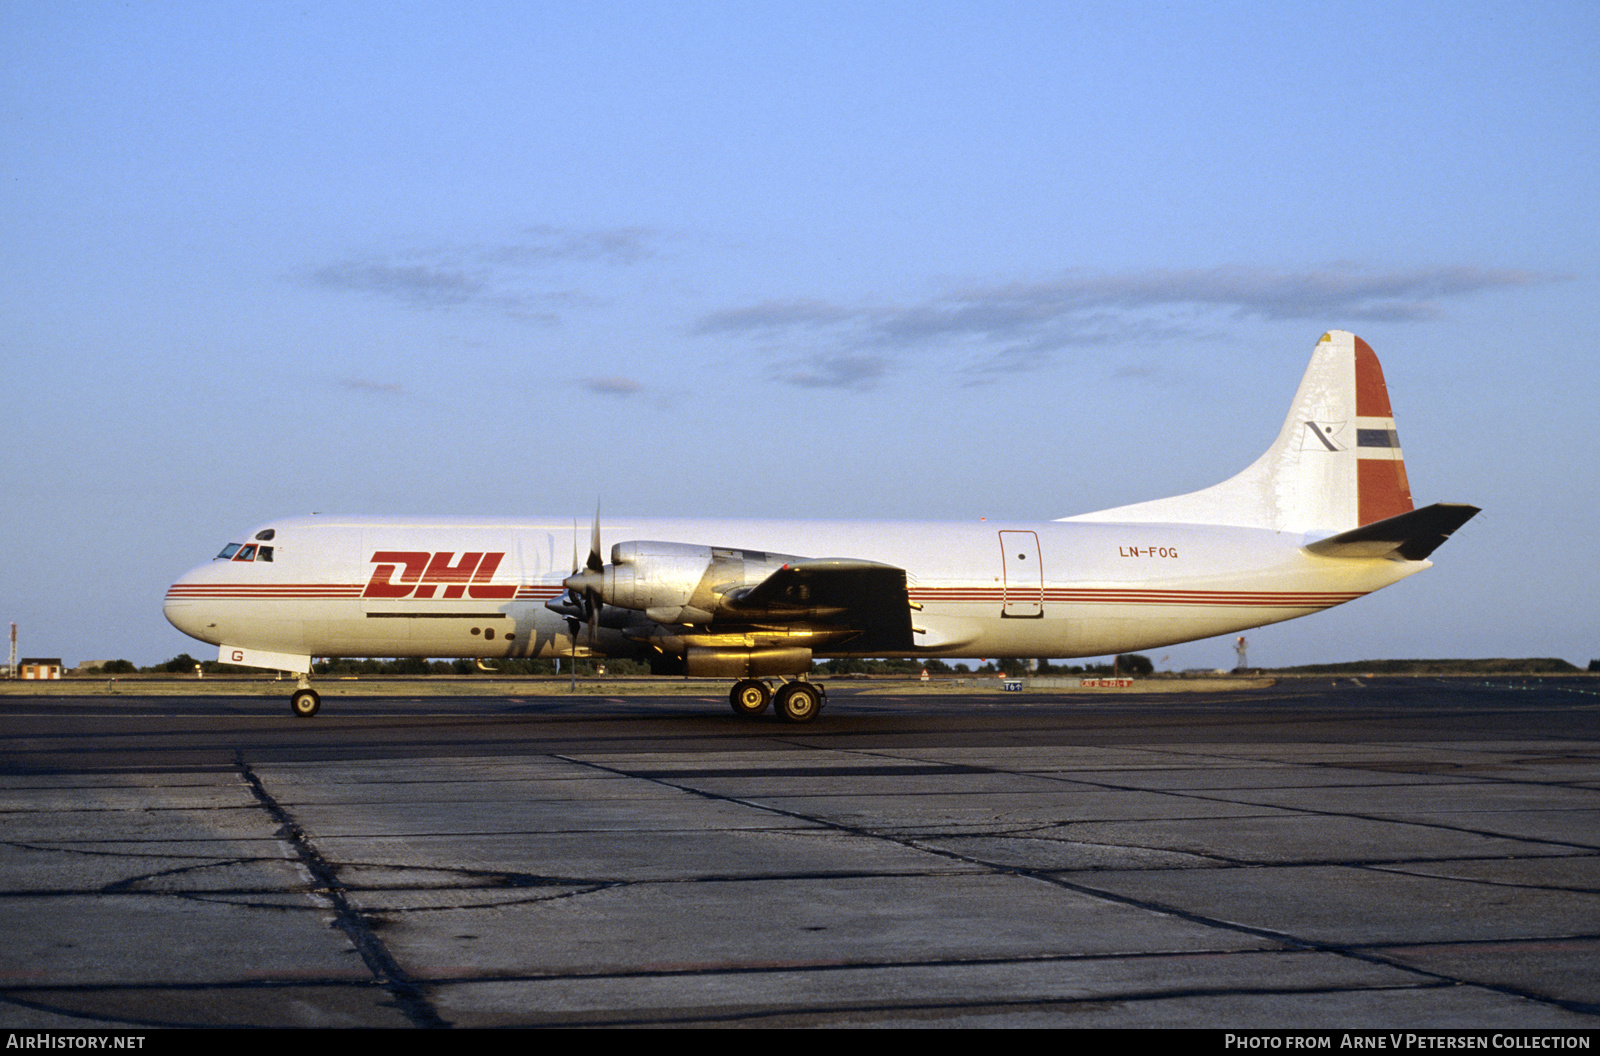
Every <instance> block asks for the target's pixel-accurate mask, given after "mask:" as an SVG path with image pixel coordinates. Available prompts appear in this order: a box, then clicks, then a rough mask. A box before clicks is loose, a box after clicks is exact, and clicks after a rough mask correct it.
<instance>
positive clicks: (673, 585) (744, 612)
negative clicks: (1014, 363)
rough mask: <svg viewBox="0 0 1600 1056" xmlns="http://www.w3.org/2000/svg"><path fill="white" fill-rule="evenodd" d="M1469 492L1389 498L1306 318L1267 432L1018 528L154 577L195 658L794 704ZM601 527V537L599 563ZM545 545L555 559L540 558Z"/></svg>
mask: <svg viewBox="0 0 1600 1056" xmlns="http://www.w3.org/2000/svg"><path fill="white" fill-rule="evenodd" d="M1478 512H1479V511H1478V508H1477V507H1474V506H1468V505H1465V504H1460V503H1436V504H1434V505H1432V506H1426V507H1423V508H1421V509H1418V508H1415V507H1414V506H1413V503H1412V499H1411V488H1410V484H1409V482H1408V480H1407V477H1406V469H1405V461H1404V459H1403V457H1402V454H1401V449H1400V441H1399V437H1398V434H1397V433H1396V431H1395V424H1394V415H1393V412H1392V410H1391V409H1390V406H1389V395H1388V388H1387V386H1386V384H1385V382H1384V378H1383V369H1382V367H1381V366H1380V365H1379V363H1378V358H1377V356H1376V355H1374V353H1373V351H1372V349H1371V347H1370V346H1369V345H1368V344H1367V343H1366V342H1365V341H1363V340H1361V339H1360V338H1359V337H1357V336H1355V335H1354V334H1352V333H1349V332H1347V331H1342V330H1334V331H1330V332H1328V333H1326V334H1324V335H1323V336H1322V338H1321V340H1320V341H1319V342H1318V343H1317V346H1316V349H1315V351H1314V352H1313V353H1312V357H1311V364H1310V366H1309V367H1308V368H1307V370H1306V373H1305V376H1304V378H1303V379H1302V380H1301V382H1300V388H1299V390H1298V391H1297V392H1296V393H1295V397H1294V401H1293V403H1292V404H1291V406H1290V409H1289V414H1288V417H1287V418H1285V419H1284V423H1283V426H1282V428H1281V429H1280V430H1279V432H1278V436H1277V439H1276V440H1275V441H1274V442H1273V444H1272V446H1271V447H1269V448H1268V449H1267V451H1266V453H1265V454H1263V455H1262V456H1261V457H1260V458H1258V459H1257V460H1256V461H1255V462H1253V463H1251V464H1250V465H1249V466H1248V467H1247V468H1246V469H1245V470H1244V471H1243V472H1241V473H1239V474H1237V475H1236V476H1233V477H1231V478H1229V479H1228V480H1225V481H1223V482H1222V483H1220V484H1217V485H1215V486H1213V487H1209V488H1205V489H1203V490H1201V491H1196V492H1191V493H1189V494H1185V495H1178V496H1174V497H1171V498H1165V499H1156V500H1153V501H1149V502H1139V503H1134V504H1133V505H1128V506H1119V507H1116V508H1113V509H1107V510H1101V511H1098V512H1094V513H1083V514H1078V515H1075V516H1069V517H1063V518H1060V519H1058V520H1052V521H1042V522H1033V521H1027V522H1008V523H996V522H993V521H985V520H979V521H973V522H968V523H961V522H952V523H929V522H911V521H860V522H847V521H822V520H816V521H790V520H657V519H643V518H634V517H619V518H616V519H614V520H611V521H609V522H608V523H606V524H605V525H604V526H602V524H601V520H600V517H599V515H598V513H597V514H596V516H595V519H594V523H593V527H592V531H591V533H590V539H589V547H588V554H587V557H586V558H581V559H580V558H579V556H578V545H577V538H576V537H577V534H578V529H577V522H576V521H569V520H566V519H562V518H528V519H498V518H467V517H374V516H357V517H344V516H324V515H312V516H309V517H290V518H285V519H282V520H276V521H272V522H270V523H268V524H265V525H262V526H261V527H259V528H257V529H255V530H252V531H250V532H248V533H246V535H245V536H244V538H245V539H246V541H245V542H242V543H229V544H228V545H227V546H226V547H224V548H223V550H222V552H221V553H219V554H218V555H217V556H216V557H215V558H213V559H212V560H211V561H209V562H207V563H205V564H203V565H200V566H198V567H196V568H194V569H192V570H190V571H189V572H188V573H186V574H185V575H184V576H183V577H182V578H181V579H179V580H178V581H177V582H176V583H174V584H172V586H171V588H170V589H169V590H168V591H167V595H166V600H165V605H164V612H165V615H166V617H167V619H168V620H169V621H170V622H171V623H172V624H173V626H175V627H177V628H178V629H179V630H181V631H183V632H184V633H185V634H188V635H191V636H193V637H195V638H197V639H199V640H200V641H203V642H208V643H210V644H212V645H216V646H217V647H218V654H217V658H218V660H220V661H222V662H224V663H229V664H237V665H243V666H247V667H259V668H266V669H276V670H280V671H285V672H290V673H293V674H296V675H298V682H297V685H296V689H295V691H294V693H293V695H292V696H291V698H290V708H291V711H292V712H293V713H294V714H295V715H297V716H300V717H302V718H310V717H311V716H313V715H315V714H316V713H317V711H318V710H319V708H320V706H321V698H320V696H319V695H318V693H317V692H316V690H315V688H314V687H313V686H312V684H311V679H310V676H311V671H312V664H311V661H312V657H314V656H341V657H379V656H381V657H464V658H476V659H478V660H479V662H480V663H482V661H484V660H486V659H490V658H496V657H549V658H558V657H559V658H577V657H596V658H599V657H632V658H637V659H641V660H647V661H648V662H649V664H650V669H651V672H652V673H653V674H661V675H686V676H696V677H712V678H730V679H733V680H734V685H733V687H732V689H731V691H730V693H729V703H730V704H731V706H732V708H733V710H734V711H735V712H736V713H738V714H739V715H743V716H755V715H759V714H761V713H763V712H764V711H766V709H767V708H768V706H769V704H770V705H771V706H772V709H773V711H774V713H775V714H776V715H777V716H778V717H779V718H781V719H783V720H785V721H788V722H794V723H803V722H809V721H811V720H812V719H814V718H816V716H817V715H818V713H819V712H820V711H821V709H822V707H823V704H824V702H825V699H826V698H825V689H824V688H823V687H822V686H819V685H817V684H815V683H813V682H811V681H810V680H809V678H808V677H807V674H808V672H809V671H810V669H811V665H812V661H813V660H814V659H821V658H830V657H908V658H939V657H967V656H984V657H995V658H1006V657H1017V658H1023V657H1039V656H1048V657H1060V658H1070V657H1086V656H1106V655H1111V654H1115V653H1124V652H1133V651H1137V650H1141V649H1150V648H1155V647H1159V646H1163V645H1171V644H1174V643H1177V642H1186V641H1193V640H1195V639H1199V638H1208V637H1211V636H1213V635H1221V634H1231V633H1234V632H1236V631H1240V630H1244V629H1246V628H1251V627H1258V626H1261V625H1264V624H1269V623H1277V622H1279V621H1282V620H1289V619H1294V618H1296V617H1300V616H1306V615H1309V614H1311V613H1314V612H1320V611H1321V610H1323V609H1327V608H1331V607H1332V606H1335V605H1342V604H1344V603H1345V602H1349V601H1354V600H1355V599H1357V598H1359V597H1362V596H1363V595H1365V594H1369V593H1371V592H1372V591H1375V590H1378V589H1379V588H1381V587H1385V586H1388V585H1389V584H1391V583H1395V582H1397V581H1399V580H1401V579H1404V578H1405V577H1407V576H1410V575H1412V574H1413V573H1416V572H1420V571H1421V570H1423V569H1425V568H1428V567H1430V566H1431V564H1432V562H1430V561H1428V560H1427V558H1428V556H1429V555H1430V554H1431V553H1432V552H1433V551H1434V549H1435V548H1437V547H1438V546H1439V545H1441V544H1442V543H1443V542H1444V541H1445V540H1446V539H1447V538H1449V536H1450V535H1451V533H1452V532H1454V531H1455V530H1456V529H1457V528H1459V527H1460V526H1461V525H1463V524H1465V523H1466V522H1467V521H1468V520H1469V519H1471V518H1472V517H1473V516H1474V515H1475V514H1477V513H1478ZM602 535H605V536H609V537H610V538H611V539H612V540H615V542H614V543H613V545H612V546H611V549H610V553H609V558H610V559H609V561H608V560H606V556H607V555H606V553H605V551H604V548H603V545H602ZM569 541H570V543H571V550H570V554H571V556H570V557H569V558H566V559H564V558H563V557H562V554H563V552H566V551H568V544H569Z"/></svg>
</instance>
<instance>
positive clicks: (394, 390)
mask: <svg viewBox="0 0 1600 1056" xmlns="http://www.w3.org/2000/svg"><path fill="white" fill-rule="evenodd" d="M339 384H341V385H343V386H344V387H345V388H347V389H355V390H356V391H357V392H371V393H377V394H378V395H380V396H404V395H405V393H406V390H405V386H404V385H401V384H400V383H399V382H396V381H373V380H372V379H371V378H340V379H339Z"/></svg>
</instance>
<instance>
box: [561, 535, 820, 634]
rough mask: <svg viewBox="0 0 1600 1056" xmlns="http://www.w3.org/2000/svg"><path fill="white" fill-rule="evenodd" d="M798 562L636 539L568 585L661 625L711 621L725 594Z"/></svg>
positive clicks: (779, 556)
mask: <svg viewBox="0 0 1600 1056" xmlns="http://www.w3.org/2000/svg"><path fill="white" fill-rule="evenodd" d="M790 560H798V559H796V558H793V557H791V556H790V555H786V554H768V553H763V552H760V551H755V550H734V549H730V548H727V547H717V546H700V545H696V544H693V543H661V542H651V541H648V540H634V541H629V542H625V543H618V544H616V545H615V546H613V547H612V548H611V563H610V564H608V565H606V566H605V567H604V568H602V569H601V570H600V571H599V572H592V571H585V572H579V573H577V574H576V575H573V576H571V577H569V578H568V579H567V580H566V586H567V587H569V588H571V589H573V590H577V591H593V592H595V593H598V594H599V595H600V599H601V600H602V601H603V602H605V604H607V605H615V606H617V607H618V608H623V609H633V610H635V611H638V612H643V613H644V614H645V615H646V616H647V617H648V618H650V619H651V620H654V621H655V622H657V623H666V624H673V623H691V624H705V623H709V622H710V621H711V619H712V617H713V616H714V615H715V614H716V612H717V610H718V608H719V607H720V606H721V604H722V600H721V599H722V595H723V594H725V593H726V592H728V591H730V590H733V589H735V588H738V587H745V586H753V585H755V584H757V583H760V582H761V581H762V580H764V579H766V578H767V577H768V576H770V575H771V574H772V573H773V572H775V571H777V570H778V569H779V568H781V567H783V565H784V563H785V562H786V561H790Z"/></svg>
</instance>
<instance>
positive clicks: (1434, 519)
mask: <svg viewBox="0 0 1600 1056" xmlns="http://www.w3.org/2000/svg"><path fill="white" fill-rule="evenodd" d="M1477 513H1478V507H1476V506H1468V505H1467V504H1466V503H1461V502H1436V503H1434V504H1433V505H1432V506H1424V507H1423V508H1422V509H1420V510H1411V511H1410V512H1409V513H1402V514H1399V515H1398V516H1395V517H1388V518H1385V519H1384V520H1381V521H1373V522H1372V523H1371V524H1363V525H1362V526H1361V527H1359V528H1352V529H1350V530H1349V531H1348V532H1340V533H1339V534H1338V535H1330V536H1329V537H1328V538H1326V539H1319V540H1318V541H1317V542H1314V543H1309V544H1307V546H1306V549H1307V550H1309V551H1311V552H1312V553H1313V554H1317V555H1318V556H1321V557H1398V558H1403V559H1404V560H1406V561H1422V560H1424V559H1426V558H1427V556H1428V555H1429V554H1431V553H1433V552H1434V551H1435V550H1437V549H1439V547H1440V546H1441V545H1442V544H1443V543H1444V541H1445V540H1446V539H1448V538H1450V533H1452V532H1454V531H1455V530H1456V529H1457V528H1460V527H1461V526H1462V525H1463V524H1466V523H1467V522H1468V521H1470V520H1472V518H1473V517H1474V516H1475V515H1476V514H1477Z"/></svg>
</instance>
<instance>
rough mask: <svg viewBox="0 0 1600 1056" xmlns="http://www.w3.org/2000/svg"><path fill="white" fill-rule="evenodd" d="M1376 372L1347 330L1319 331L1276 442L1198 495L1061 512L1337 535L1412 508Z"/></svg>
mask: <svg viewBox="0 0 1600 1056" xmlns="http://www.w3.org/2000/svg"><path fill="white" fill-rule="evenodd" d="M1412 508H1413V507H1412V503H1411V486H1410V484H1409V483H1408V482H1407V480H1406V464H1405V460H1404V459H1403V458H1402V457H1401V454H1400V439H1399V436H1398V435H1397V434H1396V432H1395V427H1394V414H1393V412H1392V411H1391V410H1390V408H1389V389H1388V386H1386V385H1385V384H1384V380H1383V368H1382V367H1381V366H1379V365H1378V357H1377V356H1376V355H1374V354H1373V351H1372V348H1371V346H1369V345H1368V344H1367V343H1366V342H1365V341H1363V340H1361V338H1359V337H1357V336H1356V335H1355V334H1352V333H1349V332H1347V331H1344V330H1332V331H1329V332H1328V333H1326V334H1323V335H1322V340H1321V341H1319V342H1317V348H1316V351H1314V352H1313V353H1312V354H1311V365H1310V366H1309V367H1307V368H1306V373H1305V377H1304V378H1302V379H1301V380H1300V388H1299V391H1297V392H1296V393H1295V396H1294V403H1293V404H1292V405H1291V406H1290V408H1289V416H1288V417H1287V418H1286V419H1284V422H1283V428H1282V429H1281V430H1279V431H1278V439H1277V440H1276V441H1274V442H1273V445H1272V446H1271V447H1270V448H1268V449H1267V452H1266V454H1264V455H1262V456H1261V457H1260V458H1258V459H1256V460H1255V462H1253V463H1251V465H1250V466H1249V468H1247V469H1246V470H1245V471H1244V472H1243V473H1240V474H1239V475H1238V476H1236V477H1233V478H1231V479H1229V480H1225V481H1223V482H1222V483H1221V484H1217V485H1215V486H1213V487H1210V488H1206V489H1205V490H1204V491H1195V492H1190V493H1189V494H1187V495H1178V496H1175V497H1173V498H1170V499H1156V500H1154V501H1151V502H1140V503H1135V504H1134V505H1132V506H1119V507H1117V508H1116V509H1111V510H1100V511H1098V512H1096V513H1085V514H1079V515H1078V516H1076V517H1064V518H1062V520H1067V521H1131V522H1145V523H1169V524H1226V525H1237V526H1240V527H1248V528H1269V529H1272V530H1275V531H1288V532H1296V533H1304V532H1316V531H1328V532H1345V531H1349V530H1350V529H1352V528H1359V527H1361V526H1362V525H1365V524H1371V523H1373V522H1374V521H1381V520H1385V519H1387V518H1390V517H1395V516H1398V515H1400V514H1403V513H1407V512H1409V511H1410V510H1411V509H1412Z"/></svg>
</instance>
